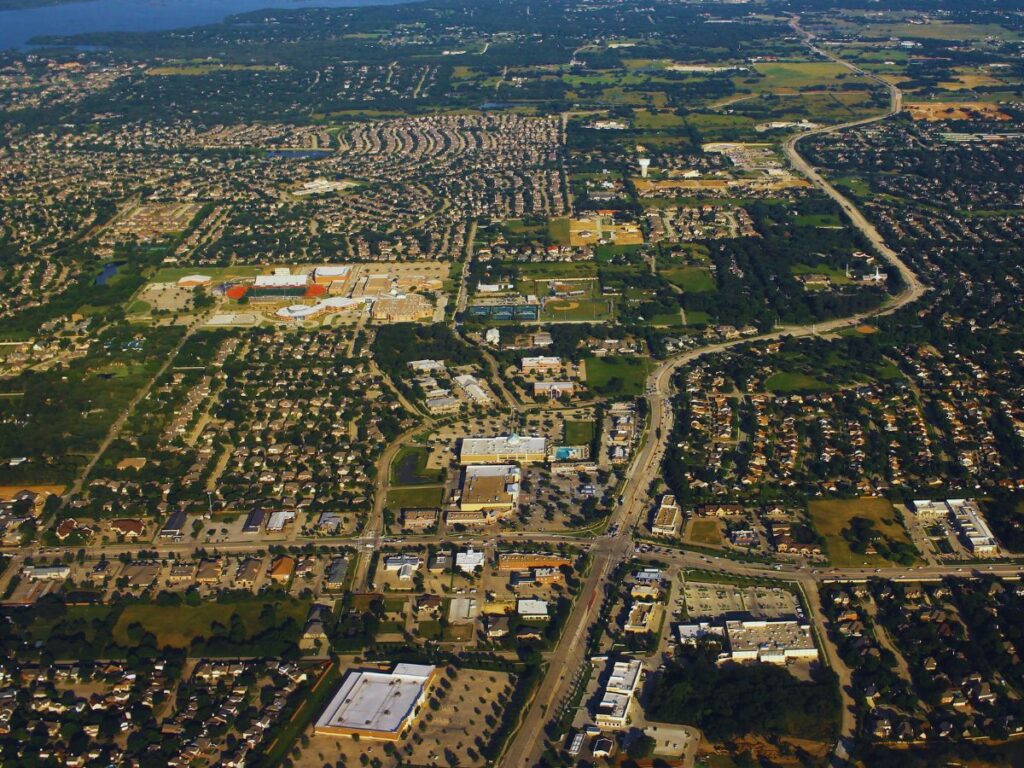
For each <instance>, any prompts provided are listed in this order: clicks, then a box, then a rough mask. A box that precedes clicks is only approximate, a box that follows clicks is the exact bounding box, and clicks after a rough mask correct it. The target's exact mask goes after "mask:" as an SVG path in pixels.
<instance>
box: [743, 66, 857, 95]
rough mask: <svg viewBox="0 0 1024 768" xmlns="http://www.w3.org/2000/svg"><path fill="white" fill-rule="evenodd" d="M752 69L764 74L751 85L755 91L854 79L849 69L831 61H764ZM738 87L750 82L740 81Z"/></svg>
mask: <svg viewBox="0 0 1024 768" xmlns="http://www.w3.org/2000/svg"><path fill="white" fill-rule="evenodd" d="M754 69H755V70H756V71H757V72H758V73H760V74H762V75H764V79H762V80H760V81H758V83H757V84H755V85H753V86H752V88H753V90H755V91H775V90H788V89H796V88H806V87H808V86H814V85H820V86H829V85H835V84H836V83H837V82H840V81H841V80H843V79H847V78H848V79H850V80H853V79H854V76H853V75H852V74H851V73H850V70H848V69H847V68H846V67H844V66H842V65H841V64H835V63H833V62H831V61H777V62H765V63H761V64H755V65H754ZM841 76H844V77H841ZM741 79H742V78H741ZM740 87H741V88H744V87H750V84H748V83H741V85H740Z"/></svg>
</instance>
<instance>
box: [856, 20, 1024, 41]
mask: <svg viewBox="0 0 1024 768" xmlns="http://www.w3.org/2000/svg"><path fill="white" fill-rule="evenodd" d="M858 31H859V33H860V34H861V35H862V36H864V37H886V38H887V37H906V38H914V37H916V38H920V39H922V40H952V41H957V40H984V39H986V38H989V37H992V38H995V39H997V40H1003V41H1005V42H1014V41H1017V40H1020V35H1018V34H1017V33H1016V32H1012V31H1011V30H1009V29H1007V28H1006V27H1002V26H1000V25H998V24H955V23H950V22H944V21H935V20H931V21H928V22H927V23H926V24H909V23H906V24H905V23H893V24H868V25H867V26H865V27H861V28H859V30H858Z"/></svg>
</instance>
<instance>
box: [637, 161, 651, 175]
mask: <svg viewBox="0 0 1024 768" xmlns="http://www.w3.org/2000/svg"><path fill="white" fill-rule="evenodd" d="M650 167H651V160H650V158H648V157H641V158H640V176H641V177H642V178H644V179H646V178H647V169H648V168H650Z"/></svg>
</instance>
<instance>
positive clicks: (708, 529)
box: [686, 520, 722, 547]
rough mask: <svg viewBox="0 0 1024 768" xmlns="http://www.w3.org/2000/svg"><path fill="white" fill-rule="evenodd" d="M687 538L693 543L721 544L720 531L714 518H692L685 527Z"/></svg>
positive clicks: (714, 545)
mask: <svg viewBox="0 0 1024 768" xmlns="http://www.w3.org/2000/svg"><path fill="white" fill-rule="evenodd" d="M686 537H687V539H688V540H689V541H691V542H693V543H694V544H704V545H706V546H712V547H720V546H722V532H721V530H719V527H718V521H716V520H694V521H692V522H691V523H690V527H689V528H688V529H687V536H686Z"/></svg>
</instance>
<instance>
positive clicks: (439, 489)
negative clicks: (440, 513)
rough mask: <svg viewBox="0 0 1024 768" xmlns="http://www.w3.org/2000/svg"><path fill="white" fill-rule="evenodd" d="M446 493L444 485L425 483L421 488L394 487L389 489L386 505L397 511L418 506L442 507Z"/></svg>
mask: <svg viewBox="0 0 1024 768" xmlns="http://www.w3.org/2000/svg"><path fill="white" fill-rule="evenodd" d="M443 495H444V486H442V485H424V486H422V487H420V488H394V489H392V490H390V491H388V498H387V502H386V505H387V507H388V509H391V510H393V511H395V512H397V511H398V510H400V509H415V508H416V507H440V506H441V500H442V497H443Z"/></svg>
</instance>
